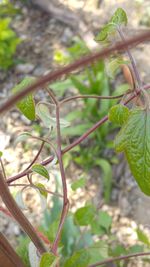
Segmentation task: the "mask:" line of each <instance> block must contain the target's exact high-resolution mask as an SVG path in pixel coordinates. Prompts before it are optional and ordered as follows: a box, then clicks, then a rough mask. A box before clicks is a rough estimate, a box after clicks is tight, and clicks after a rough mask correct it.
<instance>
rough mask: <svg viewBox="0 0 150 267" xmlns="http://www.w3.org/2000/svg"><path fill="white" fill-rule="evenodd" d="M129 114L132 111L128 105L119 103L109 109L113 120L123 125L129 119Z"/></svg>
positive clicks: (109, 114) (109, 115) (110, 118)
mask: <svg viewBox="0 0 150 267" xmlns="http://www.w3.org/2000/svg"><path fill="white" fill-rule="evenodd" d="M129 114H130V111H129V109H128V108H127V107H126V106H124V105H122V104H117V105H114V106H113V107H111V109H110V110H109V113H108V118H109V120H110V121H111V122H113V123H115V124H117V125H119V126H122V125H123V124H124V123H125V122H126V121H127V119H128V117H129Z"/></svg>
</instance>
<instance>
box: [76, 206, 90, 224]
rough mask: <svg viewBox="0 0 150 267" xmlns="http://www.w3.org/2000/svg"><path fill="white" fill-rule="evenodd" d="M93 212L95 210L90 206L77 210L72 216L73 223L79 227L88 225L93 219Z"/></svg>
mask: <svg viewBox="0 0 150 267" xmlns="http://www.w3.org/2000/svg"><path fill="white" fill-rule="evenodd" d="M94 212H95V210H94V208H93V206H91V205H89V206H85V207H83V208H80V209H78V210H77V211H76V212H75V214H74V220H75V223H76V224H79V225H81V226H83V225H88V224H90V222H91V221H92V219H93V216H94Z"/></svg>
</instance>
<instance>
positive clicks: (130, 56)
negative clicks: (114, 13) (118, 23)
mask: <svg viewBox="0 0 150 267" xmlns="http://www.w3.org/2000/svg"><path fill="white" fill-rule="evenodd" d="M117 30H118V33H119V35H120V37H121V39H122V41H123V42H125V37H124V34H123V32H122V30H121V28H120V27H118V28H117ZM126 51H127V54H128V57H129V59H130V62H131V65H132V68H133V72H134V75H135V78H136V80H137V83H138V88H142V81H141V78H140V74H139V72H138V69H137V66H136V62H135V59H134V57H133V56H132V54H131V52H130V49H129V47H128V46H126Z"/></svg>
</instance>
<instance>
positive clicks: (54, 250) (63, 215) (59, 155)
mask: <svg viewBox="0 0 150 267" xmlns="http://www.w3.org/2000/svg"><path fill="white" fill-rule="evenodd" d="M49 95H50V97H51V98H52V100H53V102H54V103H55V105H56V129H57V158H58V162H59V168H60V174H61V180H62V187H63V209H62V212H61V218H60V223H59V226H58V230H57V233H56V237H55V240H54V242H53V244H52V248H51V251H52V253H54V254H55V255H56V254H57V248H58V243H59V240H60V234H61V231H62V228H63V225H64V222H65V218H66V216H67V212H68V206H69V201H68V196H67V183H66V175H65V170H64V165H63V160H62V149H61V131H60V113H59V101H57V99H56V97H55V95H54V94H53V92H52V91H49Z"/></svg>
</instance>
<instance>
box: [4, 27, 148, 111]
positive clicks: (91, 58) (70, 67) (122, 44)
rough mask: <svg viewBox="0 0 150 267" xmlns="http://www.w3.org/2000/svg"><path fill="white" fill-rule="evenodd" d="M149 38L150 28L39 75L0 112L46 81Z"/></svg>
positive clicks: (55, 78) (49, 81) (8, 101)
mask: <svg viewBox="0 0 150 267" xmlns="http://www.w3.org/2000/svg"><path fill="white" fill-rule="evenodd" d="M149 38H150V30H148V31H146V32H144V33H142V34H139V35H137V36H135V37H132V38H130V39H128V40H125V41H123V42H118V43H117V44H115V45H113V46H111V47H108V48H105V49H103V50H102V51H100V52H96V53H93V54H90V55H88V56H85V57H83V58H81V59H79V60H77V61H75V62H73V63H71V64H69V65H67V66H65V67H62V68H59V69H58V70H56V71H53V72H51V73H49V74H47V75H45V76H43V77H41V78H40V79H38V80H37V81H36V82H34V83H33V84H31V85H30V86H28V87H26V88H25V89H24V90H21V91H20V92H18V93H17V94H15V95H13V96H12V97H10V99H8V100H7V101H6V102H5V103H3V104H2V105H1V107H0V113H2V112H4V111H7V110H8V109H10V108H11V107H12V106H14V105H15V103H17V102H18V101H19V100H21V99H22V98H23V97H25V96H26V95H27V94H29V93H31V92H33V91H35V90H37V89H39V88H41V87H43V86H44V85H46V84H47V83H49V84H50V83H52V82H53V81H56V80H57V79H58V78H60V77H62V76H63V75H67V74H69V73H71V72H72V71H73V70H76V69H78V68H81V67H85V66H88V65H90V64H92V63H94V62H95V61H96V60H99V59H102V58H105V57H107V56H109V55H110V54H111V53H112V52H114V51H123V50H124V49H125V48H126V46H129V45H130V46H133V45H136V44H137V42H142V41H146V40H148V39H149Z"/></svg>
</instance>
